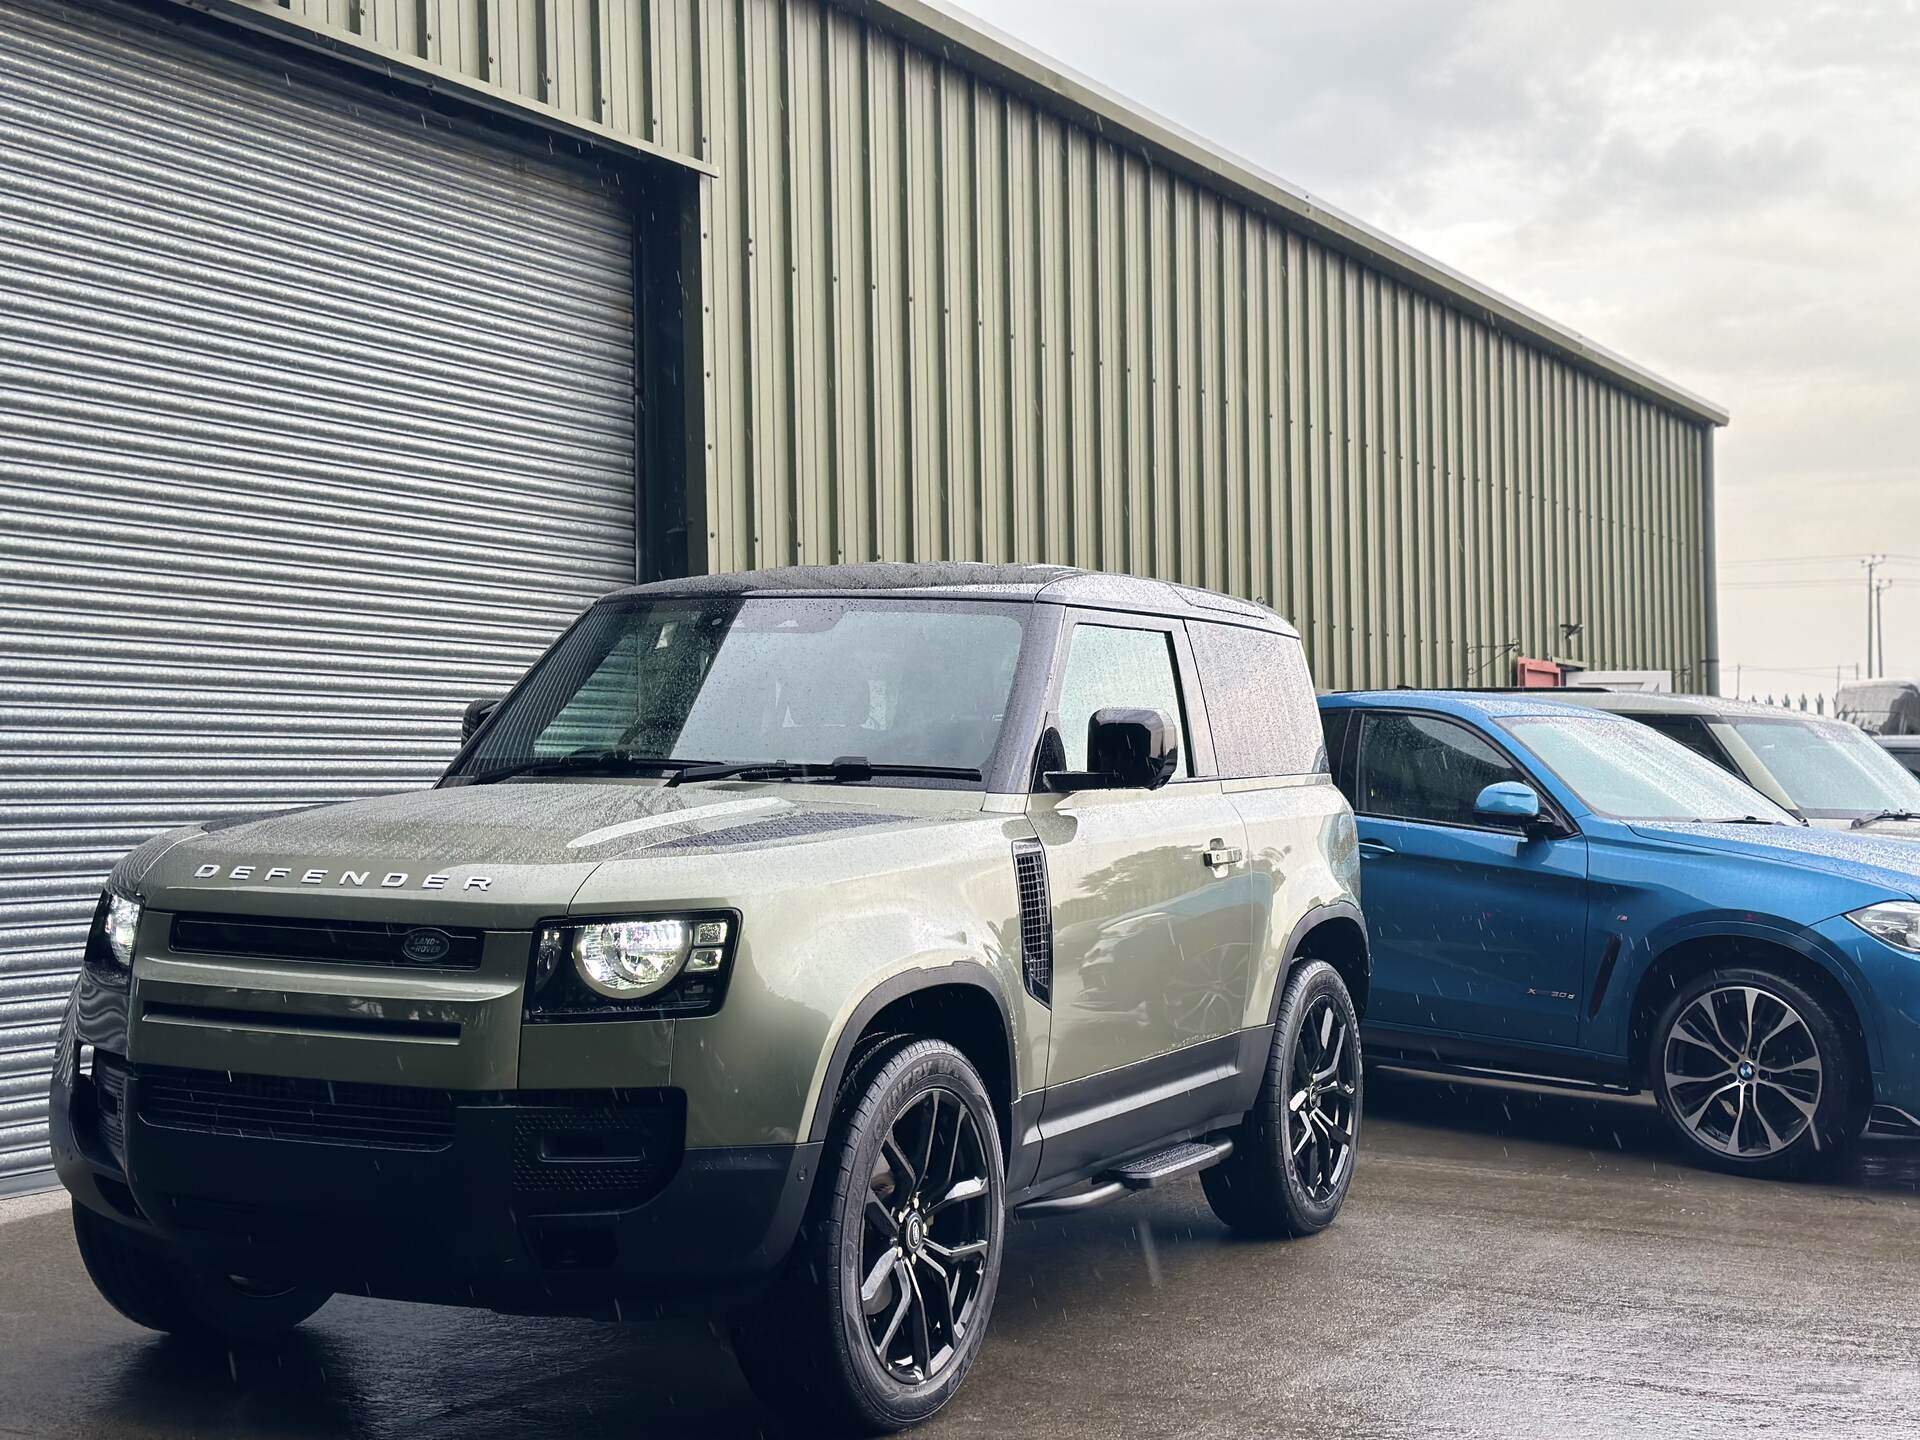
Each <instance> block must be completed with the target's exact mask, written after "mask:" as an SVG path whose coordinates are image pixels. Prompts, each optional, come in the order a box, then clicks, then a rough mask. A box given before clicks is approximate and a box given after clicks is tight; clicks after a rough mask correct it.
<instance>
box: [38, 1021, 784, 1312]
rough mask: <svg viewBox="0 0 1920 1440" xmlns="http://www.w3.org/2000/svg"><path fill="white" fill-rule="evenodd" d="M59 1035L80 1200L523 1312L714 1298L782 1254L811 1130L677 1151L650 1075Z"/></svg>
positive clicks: (747, 1290) (206, 1250)
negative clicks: (605, 1075) (574, 1084)
mask: <svg viewBox="0 0 1920 1440" xmlns="http://www.w3.org/2000/svg"><path fill="white" fill-rule="evenodd" d="M70 1027H71V1022H70ZM76 1051H77V1046H76V1045H74V1043H73V1041H72V1039H71V1028H69V1033H68V1037H66V1039H65V1043H63V1046H62V1054H61V1057H60V1063H59V1064H58V1065H57V1068H56V1073H55V1075H54V1083H53V1090H52V1101H53V1114H52V1147H53V1155H54V1164H55V1168H56V1169H57V1171H58V1173H59V1175H60V1179H61V1181H62V1183H63V1184H64V1185H65V1186H66V1187H67V1189H68V1190H70V1191H71V1192H72V1193H73V1195H74V1197H75V1198H76V1200H77V1201H78V1202H79V1203H81V1204H83V1205H87V1206H89V1207H91V1208H92V1209H94V1210H97V1211H99V1212H100V1213H101V1214H103V1215H106V1216H108V1217H110V1218H112V1219H114V1220H117V1221H119V1222H120V1223H122V1224H125V1225H127V1226H129V1227H130V1228H132V1229H134V1230H137V1231H139V1232H141V1233H143V1234H145V1235H147V1236H149V1237H150V1238H151V1239H152V1240H153V1241H154V1242H155V1243H156V1244H158V1245H162V1246H165V1247H166V1248H167V1249H169V1250H171V1251H172V1252H174V1253H176V1254H180V1255H183V1256H185V1257H186V1258H188V1259H190V1260H192V1261H194V1262H196V1263H199V1264H204V1265H209V1266H215V1267H218V1268H219V1269H220V1270H221V1271H222V1272H223V1273H228V1274H238V1275H247V1276H250V1277H261V1278H271V1279H274V1280H282V1281H293V1282H297V1283H300V1284H303V1285H309V1286H312V1287H315V1288H319V1289H324V1290H329V1291H337V1292H340V1291H352V1292H358V1293H360V1294H367V1295H374V1296H379V1297H384V1298H391V1299H403V1300H417V1301H427V1302H436V1303H447V1304H460V1305H478V1306H484V1307H490V1308H493V1309H497V1310H504V1311H514V1312H523V1313H537V1314H583V1315H606V1316H615V1315H620V1314H631V1313H633V1309H634V1307H644V1306H649V1305H657V1304H661V1303H670V1304H675V1305H679V1304H683V1303H689V1302H690V1303H692V1304H694V1305H696V1306H707V1305H715V1304H718V1305H724V1304H726V1303H729V1302H730V1301H733V1300H735V1299H739V1298H745V1297H746V1296H749V1295H751V1294H753V1293H754V1292H755V1291H757V1290H758V1289H760V1288H762V1287H763V1286H764V1284H765V1283H766V1282H767V1281H768V1280H769V1279H770V1278H771V1276H772V1275H773V1274H774V1272H775V1271H776V1270H777V1269H778V1268H779V1266H780V1265H781V1263H782V1262H783V1261H784V1259H785V1258H786V1255H787V1253H788V1252H789V1250H790V1249H791V1247H792V1244H793V1240H794V1236H795V1234H796V1233H797V1231H798V1227H799V1223H800V1218H801V1215H802V1214H803V1212H804V1210H805V1208H806V1203H807V1197H808V1194H809V1192H810V1190H811V1186H812V1180H813V1176H814V1173H815V1170H816V1169H817V1162H818V1156H819V1149H820V1147H819V1146H817V1145H771V1146H757V1147H738V1148H727V1149H696V1150H685V1149H683V1148H682V1145H681V1137H682V1135H683V1132H684V1101H683V1098H682V1097H681V1096H680V1094H679V1093H678V1092H677V1091H672V1090H667V1089H654V1090H634V1091H545V1092H531V1091H504V1092H453V1091H441V1092H433V1091H426V1090H409V1091H402V1090H400V1089H399V1088H398V1087H375V1086H339V1087H329V1086H327V1084H326V1082H289V1081H286V1080H281V1079H277V1078H274V1077H256V1078H253V1079H250V1078H249V1077H245V1076H238V1077H234V1076H225V1075H222V1074H220V1073H218V1072H188V1071H181V1070H176V1069H170V1068H165V1067H129V1066H126V1065H125V1064H124V1062H120V1061H118V1059H117V1057H114V1056H112V1055H111V1054H109V1053H107V1052H101V1051H96V1052H95V1053H94V1055H93V1058H92V1062H91V1065H90V1066H89V1067H87V1069H86V1071H85V1073H83V1072H82V1069H81V1067H80V1066H79V1065H78V1064H77V1063H76ZM301 1085H307V1086H313V1085H317V1086H319V1092H316V1091H313V1090H311V1089H307V1090H303V1089H300V1088H299V1087H300V1086H301ZM389 1090H390V1091H391V1092H392V1093H387V1092H388V1091H389ZM322 1092H331V1093H322Z"/></svg>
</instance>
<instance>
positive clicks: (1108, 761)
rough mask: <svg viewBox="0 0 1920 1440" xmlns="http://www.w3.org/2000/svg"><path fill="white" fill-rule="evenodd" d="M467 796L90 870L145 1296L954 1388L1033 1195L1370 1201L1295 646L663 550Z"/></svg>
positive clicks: (272, 822) (1235, 633) (159, 1304)
mask: <svg viewBox="0 0 1920 1440" xmlns="http://www.w3.org/2000/svg"><path fill="white" fill-rule="evenodd" d="M467 729H468V737H467V739H466V742H465V743H464V745H463V746H462V748H461V750H460V752H459V754H458V756H457V757H456V758H455V760H454V761H453V763H452V765H451V767H450V768H449V769H448V771H447V773H446V775H445V776H444V778H443V779H442V780H441V781H440V783H439V784H438V785H437V786H436V787H435V788H433V789H431V790H427V791H421V792H414V793H409V794H402V795H394V796H390V797H387V798H384V799H375V800H361V801H354V802H351V803H347V804H339V805H327V806H320V807H317V808H313V809H307V810H298V811H293V812H289V813H284V814H279V815H270V816H267V817H265V818H257V819H249V820H244V821H237V822H230V823H225V824H211V825H199V826H190V827H187V828H185V829H182V830H176V831H174V832H172V833H169V834H166V835H162V836H160V837H158V838H156V839H154V840H152V841H150V842H149V843H147V844H145V845H143V846H141V847H140V848H139V849H138V850H136V851H134V852H133V853H132V854H131V855H129V856H127V857H126V859H125V860H123V861H122V862H121V863H120V865H119V866H118V867H117V868H116V869H115V870H114V872H113V875H112V877H111V880H110V883H109V885H108V887H107V890H106V893H105V894H104V895H103V896H102V897H101V900H100V905H99V909H98V911H97V914H96V917H95V921H94V925H93V929H92V932H91V935H90V937H89V939H88V942H87V947H86V954H85V958H84V963H83V966H82V972H81V975H80V978H79V981H78V984H77V986H76V988H75V992H74V996H73V1000H72V1003H71V1005H70V1007H69V1010H68V1013H67V1017H66V1022H65V1026H64V1029H63V1032H62V1035H61V1040H60V1047H59V1051H58V1055H57V1059H56V1068H55V1072H54V1078H53V1116H54V1118H53V1149H54V1156H55V1161H56V1164H57V1166H58V1169H59V1174H60V1178H61V1179H62V1181H64V1182H65V1184H66V1186H67V1188H68V1189H69V1190H70V1191H71V1192H72V1193H73V1197H74V1212H73V1214H74V1227H75V1231H76V1233H77V1236H78V1241H79V1246H80V1252H81V1255H82V1256H83V1257H84V1259H85V1262H86V1265H87V1268H88V1270H89V1272H90V1273H91V1275H92V1277H93V1280H94V1281H95V1283H96V1284H97V1285H98V1287H99V1289H100V1291H101V1293H102V1294H103V1295H104V1296H105V1297H106V1298H107V1299H108V1300H109V1301H111V1302H112V1303H113V1304H114V1305H115V1306H116V1307H118V1308H119V1309H120V1310H121V1311H122V1312H123V1313H124V1314H125V1315H127V1316H128V1317H129V1318H131V1319H132V1320H135V1321H137V1322H138V1323H140V1324H142V1325H146V1326H150V1327H153V1328H155V1329H159V1330H164V1331H172V1332H178V1333H183V1334H188V1335H195V1336H198V1337H200V1338H202V1339H208V1340H214V1341H218V1342H219V1343H233V1342H234V1341H236V1340H246V1339H258V1338H259V1337H262V1336H266V1335H270V1334H272V1333H274V1332H276V1331H278V1330H282V1329H285V1328H286V1327H289V1326H292V1325H296V1324H298V1323H299V1322H300V1321H302V1320H303V1319H305V1318H306V1317H307V1316H309V1315H311V1314H312V1313H313V1312H314V1311H315V1310H317V1309H318V1308H319V1307H320V1306H321V1305H322V1304H323V1303H324V1302H325V1300H326V1298H327V1297H328V1296H329V1295H330V1294H333V1293H335V1292H354V1293H358V1294H363V1295H374V1296H381V1297H390V1298H395V1299H404V1300H415V1301H432V1302H442V1303H448V1304H456V1305H478V1306H488V1307H492V1308H494V1309H497V1310H502V1311H513V1312H527V1313H541V1314H580V1315H596V1316H606V1317H609V1318H611V1317H615V1316H618V1315H622V1314H629V1315H631V1314H635V1313H642V1312H644V1313H653V1310H652V1308H651V1307H655V1306H658V1305H659V1304H661V1303H663V1302H679V1301H686V1300H690V1301H693V1302H695V1303H697V1304H699V1305H703V1306H711V1307H719V1308H720V1309H722V1310H724V1312H725V1313H726V1314H728V1315H729V1316H730V1317H731V1320H732V1326H733V1337H734V1343H735V1346H736V1348H737V1350H738V1353H739V1356H740V1360H741V1363H742V1366H743V1367H744V1369H745V1371H746V1374H747V1376H748V1378H749V1379H750V1380H751V1381H752V1383H753V1385H754V1387H755V1388H756V1390H757V1391H758V1392H759V1393H760V1394H761V1395H762V1396H763V1398H765V1399H767V1400H768V1401H769V1402H770V1403H772V1404H773V1405H775V1406H776V1407H778V1408H779V1409H780V1410H781V1411H783V1412H784V1413H787V1414H789V1415H792V1414H804V1415H807V1416H811V1417H814V1418H815V1419H816V1420H817V1421H818V1422H819V1423H823V1424H831V1425H835V1426H841V1427H848V1428H857V1429H864V1430H869V1431H883V1430H889V1429H898V1428H900V1427H902V1426H905V1425H908V1424H911V1423H913V1422H914V1421H917V1420H921V1419H924V1418H925V1417H927V1416H928V1415H931V1414H932V1413H933V1412H934V1411H935V1410H937V1409H938V1408H939V1407H940V1406H941V1405H942V1404H943V1403H944V1402H945V1401H946V1400H947V1399H948V1398H949V1397H950V1396H951V1395H952V1394H953V1392H954V1391H955V1390H956V1389H957V1388H958V1386H959V1385H960V1383H961V1382H962V1380H963V1379H964V1378H965V1376H966V1373H967V1370H968V1368H969V1366H970V1365H971V1364H972V1362H973V1360H974V1357H975V1356H976V1354H977V1353H978V1351H979V1347H980V1344H981V1340H982V1337H983V1334H984V1332H985V1330H986V1324H987V1317H988V1314H989V1312H990V1311H991V1310H992V1308H993V1300H994V1292H995V1289H996V1286H997V1284H998V1282H999V1279H1000V1269H1001V1259H1002V1255H1001V1252H1002V1241H1003V1231H1004V1226H1005V1223H1006V1219H1007V1216H1008V1215H1009V1214H1010V1213H1011V1214H1021V1215H1033V1214H1061V1213H1064V1212H1068V1211H1072V1210H1076V1209H1081V1208H1084V1207H1088V1206H1092V1205H1096V1204H1100V1203H1102V1202H1104V1201H1107V1200H1110V1199H1113V1198H1115V1197H1118V1196H1122V1195H1125V1194H1127V1193H1129V1192H1131V1191H1135V1190H1140V1189H1145V1188H1148V1187H1151V1186H1154V1185H1159V1184H1163V1183H1166V1182H1168V1181H1171V1180H1175V1179H1177V1178H1179V1177H1182V1176H1187V1175H1191V1174H1194V1173H1198V1175H1199V1178H1200V1181H1201V1183H1202V1185H1203V1186H1204V1187H1205V1192H1206V1196H1207V1199H1208V1200H1209V1202H1210V1203H1211V1204H1212V1207H1213V1209H1214V1211H1215V1213H1216V1214H1218V1216H1219V1217H1220V1218H1221V1220H1223V1221H1224V1222H1225V1223H1226V1224H1227V1225H1229V1226H1231V1227H1233V1228H1234V1229H1235V1230H1238V1231H1242V1232H1244V1233H1246V1234H1249V1235H1258V1236H1276V1237H1277V1236H1297V1235H1305V1234H1309V1233H1312V1232H1314V1231H1317V1230H1319V1229H1321V1228H1322V1227H1324V1226H1325V1225H1327V1224H1328V1223H1329V1222H1330V1221H1331V1220H1332V1219H1333V1217H1334V1215H1335V1213H1336V1212H1337V1211H1338V1210H1339V1208H1340V1205H1341V1202H1342V1200H1343V1199H1344V1198H1345V1195H1346V1192H1347V1187H1348V1184H1349V1182H1350V1180H1351V1177H1352V1174H1353V1167H1354V1156H1355V1148H1356V1145H1357V1143H1358V1137H1359V1128H1360V1108H1361V1069H1360V1053H1359V1026H1358V1010H1359V1009H1360V1008H1361V1007H1364V1005H1365V1003H1366V992H1367V976H1368V966H1367V942H1366V932H1365V929H1364V925H1363V922H1362V919H1361V915H1360V911H1359V909H1358V906H1357V904H1356V887H1357V868H1358V858H1357V852H1356V843H1355V832H1354V822H1353V817H1352V815H1351V813H1350V812H1349V810H1348V809H1347V806H1346V804H1345V803H1344V802H1343V801H1342V799H1341V797H1340V793H1339V791H1338V790H1336V789H1335V788H1334V786H1333V784H1332V783H1331V781H1330V780H1329V778H1328V775H1327V767H1326V759H1325V755H1324V753H1323V750H1322V741H1321V727H1320V723H1319V719H1318V716H1317V715H1316V713H1315V708H1314V694H1313V685H1312V681H1311V679H1310V677H1309V675H1308V670H1307V664H1306V661H1305V659H1304V656H1303V653H1302V650H1301V645H1300V641H1299V638H1298V636H1297V634H1296V632H1294V631H1293V630H1292V629H1290V628H1289V627H1288V626H1287V625H1286V624H1285V623H1284V622H1282V621H1281V620H1279V619H1278V618H1277V617H1275V616H1274V615H1273V614H1272V613H1271V612H1270V611H1268V610H1266V609H1264V608H1262V607H1260V606H1257V605H1252V604H1248V603H1246V602H1244V601H1239V600H1233V599H1229V598H1227V597H1225V596H1220V595H1215V594H1211V593H1207V592H1203V591H1199V590H1193V589H1186V588H1182V587H1178V586H1174V585H1170V584H1165V583H1162V582H1158V581H1150V580H1141V579H1129V578H1124V577H1119V576H1111V575H1102V574H1095V573H1089V572H1085V571H1078V570H1070V569H1065V568H1059V567H1051V566H1005V567H996V566H984V565H915V566H907V565H872V566H849V567H831V568H811V569H809V568H802V569H789V570H774V571H766V572H761V573H754V574H743V575H719V576H712V577H704V578H697V579H689V580H675V581H667V582H662V583H658V584H652V585H642V586H639V587H638V588H635V589H630V590H624V591H621V592H619V593H617V594H614V595H611V596H608V597H607V598H606V599H604V600H602V601H600V602H599V603H597V604H595V605H594V606H592V607H591V608H590V609H589V610H587V612H586V613H585V614H584V615H583V616H582V617H581V618H580V619H579V620H578V621H577V622H576V623H575V624H574V625H573V626H572V627H571V628H570V629H569V630H568V631H567V632H566V633H565V634H564V635H563V636H562V637H561V638H560V639H559V640H558V641H557V642H556V643H555V644H554V646H553V648H552V649H551V650H549V651H548V652H547V654H546V655H545V656H544V657H543V658H542V659H541V660H540V661H539V662H538V663H537V664H535V665H534V666H533V668H532V669H531V670H530V671H529V672H528V673H527V675H526V677H525V678H524V679H522V680H521V681H520V683H519V684H518V685H517V686H516V687H515V688H514V689H513V691H512V692H511V693H510V694H508V695H507V696H506V697H505V698H504V699H502V700H500V701H498V702H497V703H486V702H476V703H475V704H474V705H473V706H471V707H469V710H468V715H467Z"/></svg>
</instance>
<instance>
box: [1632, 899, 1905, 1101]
mask: <svg viewBox="0 0 1920 1440" xmlns="http://www.w3.org/2000/svg"><path fill="white" fill-rule="evenodd" d="M1733 966H1743V967H1745V968H1747V969H1751V970H1771V971H1773V972H1775V973H1777V974H1779V975H1782V976H1784V977H1785V978H1786V979H1788V980H1791V981H1792V982H1794V983H1795V984H1796V985H1799V986H1800V987H1801V988H1802V989H1805V990H1807V991H1808V992H1809V993H1811V994H1812V995H1814V996H1815V997H1816V998H1817V999H1819V1000H1821V1001H1823V1002H1824V1003H1825V1004H1827V1005H1828V1006H1829V1007H1831V1009H1832V1010H1833V1013H1834V1018H1835V1019H1836V1020H1837V1021H1838V1022H1839V1023H1840V1026H1841V1028H1842V1030H1843V1031H1845V1033H1846V1035H1847V1037H1848V1039H1849V1041H1850V1042H1851V1043H1852V1046H1853V1055H1852V1059H1853V1060H1854V1062H1855V1064H1856V1065H1857V1067H1858V1069H1859V1075H1860V1083H1861V1084H1862V1085H1863V1086H1864V1087H1865V1088H1866V1092H1867V1100H1868V1103H1869V1104H1870V1103H1871V1098H1872V1089H1873V1068H1874V1067H1873V1037H1872V1034H1871V1032H1870V1031H1869V1029H1868V1027H1867V1023H1866V1019H1865V1016H1864V1015H1863V1013H1862V1011H1861V1008H1860V1005H1859V1003H1858V1001H1857V1000H1856V999H1855V995H1854V989H1853V986H1852V985H1851V984H1849V983H1848V980H1847V977H1846V976H1845V974H1844V973H1843V972H1841V971H1840V970H1839V969H1838V968H1837V967H1836V966H1834V965H1833V964H1831V963H1830V962H1828V961H1827V960H1826V959H1824V958H1823V957H1821V956H1819V955H1818V954H1817V953H1809V952H1808V951H1807V950H1804V949H1801V948H1800V947H1798V946H1796V945H1792V944H1789V943H1787V942H1786V941H1785V940H1784V939H1782V938H1778V937H1767V936H1757V935H1751V934H1741V933H1736V932H1714V933H1707V934H1695V935H1689V936H1687V937H1685V938H1684V939H1680V940H1677V941H1675V942H1674V943H1672V944H1671V945H1668V946H1667V947H1666V948H1665V949H1663V950H1661V951H1660V952H1659V953H1658V954H1657V955H1656V956H1655V957H1654V958H1653V961H1652V963H1650V964H1649V965H1648V966H1647V967H1646V969H1645V970H1644V971H1643V972H1642V973H1641V975H1640V977H1639V979H1638V980H1636V981H1635V982H1634V992H1633V999H1632V1002H1631V1004H1630V1006H1629V1009H1628V1012H1627V1026H1628V1028H1627V1066H1628V1074H1629V1075H1630V1077H1631V1078H1632V1080H1633V1083H1634V1084H1636V1085H1644V1084H1646V1083H1647V1081H1648V1075H1649V1067H1650V1065H1651V1060H1652V1049H1653V1027H1654V1025H1655V1023H1656V1022H1657V1021H1658V1020H1659V1018H1660V1012H1661V1011H1662V1010H1663V1009H1665V1007H1666V1005H1667V1003H1668V1002H1669V1001H1670V1000H1672V999H1673V997H1674V995H1675V994H1676V993H1678V992H1679V990H1680V989H1681V988H1682V987H1684V986H1685V985H1687V984H1688V983H1690V982H1691V981H1693V980H1695V979H1697V978H1698V977H1699V976H1701V975H1704V974H1705V973H1706V972H1707V971H1709V970H1715V969H1721V968H1727V967H1733ZM1862 1114H1863V1115H1864V1114H1865V1111H1864V1110H1863V1111H1862Z"/></svg>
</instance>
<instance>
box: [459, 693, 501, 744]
mask: <svg viewBox="0 0 1920 1440" xmlns="http://www.w3.org/2000/svg"><path fill="white" fill-rule="evenodd" d="M506 698H507V697H506V696H504V695H490V696H487V697H485V698H483V699H480V700H474V701H471V702H469V703H468V705H467V710H466V713H465V714H464V715H462V716H461V717H460V743H461V744H462V745H464V744H466V743H467V741H469V740H471V739H473V736H474V732H475V731H477V730H478V729H479V728H480V727H481V726H482V725H484V724H486V723H487V717H488V716H490V715H492V714H493V712H494V711H495V710H497V709H499V708H500V702H501V701H502V700H504V699H506Z"/></svg>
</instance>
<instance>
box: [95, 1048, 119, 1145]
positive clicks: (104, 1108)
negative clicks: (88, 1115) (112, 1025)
mask: <svg viewBox="0 0 1920 1440" xmlns="http://www.w3.org/2000/svg"><path fill="white" fill-rule="evenodd" d="M92 1070H93V1105H94V1119H95V1121H96V1123H97V1124H98V1125H99V1127H100V1138H101V1139H102V1140H105V1141H106V1142H107V1150H108V1153H110V1154H111V1155H112V1156H113V1158H114V1159H115V1160H117V1161H119V1162H120V1166H121V1168H122V1169H125V1168H126V1164H127V1062H126V1061H124V1060H122V1059H121V1058H120V1057H119V1056H118V1055H112V1054H109V1053H108V1052H106V1051H105V1050H95V1051H94V1052H93V1065H92Z"/></svg>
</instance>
